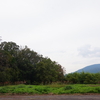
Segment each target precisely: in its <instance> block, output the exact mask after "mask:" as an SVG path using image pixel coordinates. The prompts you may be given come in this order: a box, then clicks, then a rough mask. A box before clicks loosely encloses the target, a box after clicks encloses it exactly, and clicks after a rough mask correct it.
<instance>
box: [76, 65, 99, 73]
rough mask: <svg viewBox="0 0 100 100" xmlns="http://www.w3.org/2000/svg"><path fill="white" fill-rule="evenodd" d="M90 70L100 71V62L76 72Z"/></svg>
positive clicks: (90, 71)
mask: <svg viewBox="0 0 100 100" xmlns="http://www.w3.org/2000/svg"><path fill="white" fill-rule="evenodd" d="M83 71H84V72H89V73H99V72H100V64H93V65H90V66H86V67H84V68H82V69H80V70H78V71H76V72H78V73H80V72H83Z"/></svg>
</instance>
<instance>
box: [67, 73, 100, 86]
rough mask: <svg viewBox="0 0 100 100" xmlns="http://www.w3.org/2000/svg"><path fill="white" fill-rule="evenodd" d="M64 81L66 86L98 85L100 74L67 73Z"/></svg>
mask: <svg viewBox="0 0 100 100" xmlns="http://www.w3.org/2000/svg"><path fill="white" fill-rule="evenodd" d="M65 80H66V82H67V83H68V84H100V73H88V72H86V73H85V72H81V73H77V72H75V73H69V74H67V75H65Z"/></svg>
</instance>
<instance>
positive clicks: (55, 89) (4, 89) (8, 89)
mask: <svg viewBox="0 0 100 100" xmlns="http://www.w3.org/2000/svg"><path fill="white" fill-rule="evenodd" d="M0 93H1V94H4V93H10V94H26V93H27V94H74V93H82V94H83V93H100V86H99V85H86V84H75V85H74V84H73V85H66V84H62V85H61V84H60V85H59V84H52V85H24V84H21V85H10V86H1V87H0Z"/></svg>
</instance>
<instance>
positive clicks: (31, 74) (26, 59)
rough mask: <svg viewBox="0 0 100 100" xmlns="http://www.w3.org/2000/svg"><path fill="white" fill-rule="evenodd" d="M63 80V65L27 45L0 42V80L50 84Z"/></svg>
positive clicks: (3, 81) (2, 81)
mask: <svg viewBox="0 0 100 100" xmlns="http://www.w3.org/2000/svg"><path fill="white" fill-rule="evenodd" d="M63 80H64V70H63V67H62V66H61V65H60V64H58V63H57V62H55V61H52V60H51V59H50V58H48V57H43V56H42V55H40V54H38V53H37V52H35V51H33V50H30V48H28V47H27V46H25V47H21V46H19V45H17V44H16V43H14V42H6V41H5V42H1V43H0V82H1V83H5V82H10V83H15V82H17V81H26V83H27V84H50V83H52V82H57V81H60V82H62V81H63Z"/></svg>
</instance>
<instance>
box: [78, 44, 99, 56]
mask: <svg viewBox="0 0 100 100" xmlns="http://www.w3.org/2000/svg"><path fill="white" fill-rule="evenodd" d="M78 52H79V53H78V54H79V55H81V56H82V57H100V47H92V46H91V45H85V46H83V47H80V48H79V49H78Z"/></svg>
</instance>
